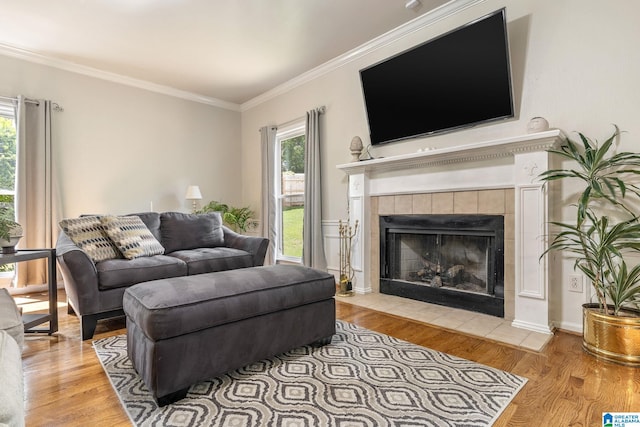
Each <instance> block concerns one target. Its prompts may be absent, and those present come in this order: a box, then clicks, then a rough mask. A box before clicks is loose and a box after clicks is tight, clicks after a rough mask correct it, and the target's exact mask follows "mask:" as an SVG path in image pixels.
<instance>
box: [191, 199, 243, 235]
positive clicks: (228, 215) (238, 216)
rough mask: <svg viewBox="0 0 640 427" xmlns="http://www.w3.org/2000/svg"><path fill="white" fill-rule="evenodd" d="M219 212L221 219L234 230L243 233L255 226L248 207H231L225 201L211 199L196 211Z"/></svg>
mask: <svg viewBox="0 0 640 427" xmlns="http://www.w3.org/2000/svg"><path fill="white" fill-rule="evenodd" d="M206 212H220V214H221V215H222V221H224V223H225V225H227V226H228V227H229V228H231V229H232V230H234V231H238V232H241V233H245V232H247V231H248V230H250V229H252V228H254V227H255V220H254V219H253V216H254V212H253V211H252V210H251V209H250V208H249V207H241V208H237V207H233V206H229V205H227V204H225V203H221V202H217V201H215V200H214V201H212V202H209V203H207V204H206V205H204V206H203V207H202V209H200V210H198V211H196V213H206Z"/></svg>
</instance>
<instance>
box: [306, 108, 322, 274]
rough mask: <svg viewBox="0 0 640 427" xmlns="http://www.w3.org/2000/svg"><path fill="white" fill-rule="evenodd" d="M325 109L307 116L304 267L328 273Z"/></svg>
mask: <svg viewBox="0 0 640 427" xmlns="http://www.w3.org/2000/svg"><path fill="white" fill-rule="evenodd" d="M323 112H324V108H316V109H314V110H311V111H308V112H307V118H306V134H307V145H306V147H305V150H304V175H305V180H304V198H305V200H304V220H303V231H302V236H303V243H302V263H303V264H304V265H305V266H307V267H313V268H317V269H321V270H326V268H327V262H326V259H325V254H324V239H323V236H322V180H321V177H320V157H321V156H320V143H321V138H320V115H321V114H322V113H323Z"/></svg>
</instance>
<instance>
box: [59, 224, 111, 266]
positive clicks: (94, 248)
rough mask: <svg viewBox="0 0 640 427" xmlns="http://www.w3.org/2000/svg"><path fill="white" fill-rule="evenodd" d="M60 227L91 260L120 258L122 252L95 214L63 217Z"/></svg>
mask: <svg viewBox="0 0 640 427" xmlns="http://www.w3.org/2000/svg"><path fill="white" fill-rule="evenodd" d="M60 228H62V230H63V231H64V232H65V234H66V235H67V236H69V238H70V239H71V240H72V241H73V243H75V244H76V245H77V246H78V247H79V248H80V249H82V250H83V251H85V252H86V253H87V255H89V257H90V258H91V259H92V260H93V262H100V261H104V260H107V259H114V258H122V254H121V253H120V251H119V250H118V248H117V247H116V245H114V244H113V242H112V241H111V239H109V236H107V233H106V232H105V231H104V227H103V226H102V223H101V222H100V217H99V216H97V215H90V216H83V217H80V218H69V219H63V220H62V221H60Z"/></svg>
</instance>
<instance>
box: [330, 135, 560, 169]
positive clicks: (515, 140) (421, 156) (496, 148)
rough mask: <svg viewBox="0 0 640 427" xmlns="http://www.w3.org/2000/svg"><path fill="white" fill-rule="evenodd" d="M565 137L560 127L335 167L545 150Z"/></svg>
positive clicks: (407, 164) (419, 163)
mask: <svg viewBox="0 0 640 427" xmlns="http://www.w3.org/2000/svg"><path fill="white" fill-rule="evenodd" d="M563 138H564V134H563V133H562V131H561V130H559V129H551V130H548V131H544V132H537V133H531V134H527V135H520V136H514V137H508V138H502V139H496V140H492V141H485V142H478V143H474V144H468V145H462V146H457V147H450V148H438V149H434V150H428V151H422V152H418V153H411V154H402V155H398V156H392V157H382V158H378V159H372V160H363V161H360V162H352V163H344V164H341V165H337V166H336V167H337V168H338V169H340V170H342V171H344V172H345V173H346V174H347V175H352V174H359V173H364V172H369V171H388V170H398V169H409V168H420V167H426V166H434V165H443V164H449V163H460V162H469V161H475V160H482V159H491V158H497V157H505V156H513V155H515V154H517V153H525V152H534V151H544V150H548V149H549V148H552V147H556V146H557V145H558V144H559V143H560V142H561V141H562V139H563Z"/></svg>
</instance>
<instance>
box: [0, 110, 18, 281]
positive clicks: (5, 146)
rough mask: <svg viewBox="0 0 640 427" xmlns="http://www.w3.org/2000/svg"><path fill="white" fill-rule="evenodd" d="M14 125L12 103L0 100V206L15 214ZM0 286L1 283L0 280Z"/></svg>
mask: <svg viewBox="0 0 640 427" xmlns="http://www.w3.org/2000/svg"><path fill="white" fill-rule="evenodd" d="M15 186H16V125H15V109H14V106H13V104H12V103H10V102H5V101H1V100H0V206H2V207H7V208H9V210H10V211H11V212H13V213H14V216H15V190H16V187H15ZM12 271H14V265H13V264H5V265H2V266H0V273H9V272H12ZM0 287H2V283H1V281H0Z"/></svg>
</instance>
